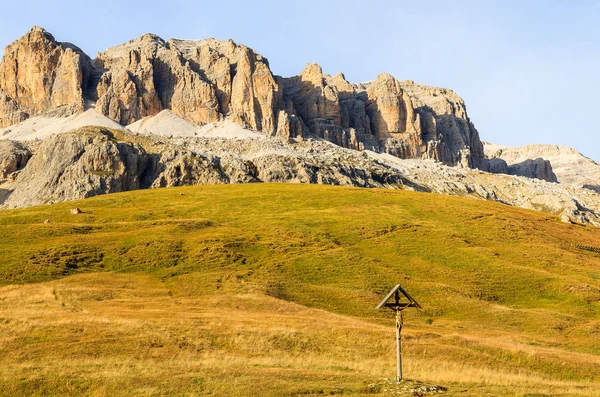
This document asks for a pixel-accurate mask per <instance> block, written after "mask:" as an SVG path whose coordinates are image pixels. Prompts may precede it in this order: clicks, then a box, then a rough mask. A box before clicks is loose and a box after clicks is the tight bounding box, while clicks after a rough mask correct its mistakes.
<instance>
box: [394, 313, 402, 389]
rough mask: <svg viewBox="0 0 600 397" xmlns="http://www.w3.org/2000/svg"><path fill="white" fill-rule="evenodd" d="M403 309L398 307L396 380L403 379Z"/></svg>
mask: <svg viewBox="0 0 600 397" xmlns="http://www.w3.org/2000/svg"><path fill="white" fill-rule="evenodd" d="M402 320H403V319H402V310H400V309H396V360H397V365H398V367H397V372H396V381H397V382H400V381H401V380H402V336H401V332H402Z"/></svg>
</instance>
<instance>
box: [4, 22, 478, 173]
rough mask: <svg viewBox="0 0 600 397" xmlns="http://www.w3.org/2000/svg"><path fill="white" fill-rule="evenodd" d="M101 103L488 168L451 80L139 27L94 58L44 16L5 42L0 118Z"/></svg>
mask: <svg viewBox="0 0 600 397" xmlns="http://www.w3.org/2000/svg"><path fill="white" fill-rule="evenodd" d="M89 108H95V109H96V111H98V112H99V113H101V114H103V115H105V116H107V117H109V118H111V119H112V120H114V121H116V122H118V123H119V124H121V125H123V126H127V125H129V124H132V123H134V122H136V121H139V120H141V119H142V118H144V117H146V116H152V115H156V114H158V113H160V112H161V111H162V110H165V109H168V110H170V111H172V112H173V113H174V114H175V115H177V116H180V117H182V118H184V119H186V120H188V121H190V122H192V123H195V124H200V125H203V124H207V123H211V122H216V121H219V120H224V119H228V120H230V121H233V122H235V123H237V124H239V125H241V126H243V127H245V128H249V129H252V130H255V131H259V132H262V133H264V134H267V135H271V136H280V137H284V138H296V137H309V136H312V137H317V138H322V139H325V140H328V141H330V142H333V143H335V144H337V145H339V146H342V147H345V148H352V149H372V150H376V151H380V152H386V153H390V154H392V155H394V156H397V157H400V158H425V159H434V160H438V161H441V162H443V163H445V164H447V165H461V166H465V167H471V168H479V169H483V170H485V169H487V163H486V160H485V157H484V153H483V145H482V143H481V141H480V139H479V134H478V132H477V130H476V129H475V127H474V126H473V124H472V123H471V121H470V120H469V118H468V116H467V112H466V107H465V104H464V102H463V100H462V99H461V98H460V97H459V96H458V95H456V94H455V93H454V92H452V91H451V90H447V89H441V88H435V87H427V86H422V85H419V84H416V83H414V82H412V81H399V80H397V79H395V78H394V77H393V76H391V75H389V74H381V75H379V76H378V77H377V79H376V80H375V81H373V82H370V83H366V84H352V83H350V82H348V81H347V80H346V79H345V77H344V75H343V74H341V73H339V74H337V75H335V76H333V77H331V76H329V75H327V74H324V73H323V71H322V69H321V67H320V66H319V65H317V64H309V65H307V66H306V68H305V69H304V71H302V73H300V74H299V75H298V76H293V77H289V78H282V77H280V76H276V75H274V74H273V73H272V72H271V69H270V67H269V63H268V61H267V59H266V58H264V57H263V56H262V55H260V54H258V53H256V52H255V51H254V50H252V49H250V48H248V47H246V46H244V45H241V44H237V43H235V42H234V41H232V40H228V41H220V40H215V39H205V40H178V39H169V40H166V41H165V40H163V39H161V38H160V37H158V36H156V35H153V34H146V35H143V36H141V37H139V38H137V39H135V40H131V41H129V42H127V43H125V44H122V45H119V46H117V47H112V48H109V49H107V50H106V51H104V52H101V53H99V54H98V55H97V58H96V59H94V60H92V59H91V58H90V57H89V56H87V55H86V54H85V53H84V52H83V51H81V50H80V49H79V48H78V47H76V46H74V45H72V44H69V43H61V42H58V41H56V40H55V39H54V37H53V36H52V35H51V34H50V33H48V32H46V31H45V30H44V29H42V28H40V27H33V28H32V29H31V30H30V31H29V32H28V33H27V34H26V35H25V36H23V37H22V38H20V39H18V40H16V41H15V42H13V43H12V44H10V45H9V46H7V47H6V48H5V51H4V57H3V59H2V61H1V62H0V127H7V126H11V125H13V124H17V123H20V122H22V121H24V120H26V119H28V118H30V117H32V116H35V115H40V114H46V113H48V112H51V113H53V114H56V113H59V114H61V115H70V114H75V113H80V112H83V111H84V110H86V109H89Z"/></svg>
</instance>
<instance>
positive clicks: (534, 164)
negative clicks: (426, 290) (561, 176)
mask: <svg viewBox="0 0 600 397" xmlns="http://www.w3.org/2000/svg"><path fill="white" fill-rule="evenodd" d="M507 174H509V175H519V176H525V177H527V178H537V179H541V180H544V181H548V182H558V179H557V178H556V175H555V174H554V172H553V171H552V165H551V164H550V162H549V161H548V160H544V159H542V158H537V159H533V160H531V159H527V160H525V161H522V162H520V163H516V164H511V165H509V166H508V169H507Z"/></svg>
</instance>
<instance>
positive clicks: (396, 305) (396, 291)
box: [377, 284, 421, 310]
mask: <svg viewBox="0 0 600 397" xmlns="http://www.w3.org/2000/svg"><path fill="white" fill-rule="evenodd" d="M400 294H402V295H404V296H405V297H406V299H408V302H400ZM392 297H393V298H394V300H393V301H391V302H388V301H389V300H390V299H392ZM383 307H389V308H390V309H396V310H402V309H405V308H407V307H416V308H417V309H421V305H419V303H418V302H417V301H416V300H415V298H413V297H412V296H410V294H409V293H408V292H406V290H405V289H404V288H402V286H401V285H400V284H397V285H396V286H395V287H394V288H392V290H391V291H390V293H389V294H387V295H386V296H385V298H383V300H382V301H381V303H379V304H378V305H377V309H381V308H383Z"/></svg>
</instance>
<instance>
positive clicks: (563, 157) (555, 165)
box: [484, 143, 600, 192]
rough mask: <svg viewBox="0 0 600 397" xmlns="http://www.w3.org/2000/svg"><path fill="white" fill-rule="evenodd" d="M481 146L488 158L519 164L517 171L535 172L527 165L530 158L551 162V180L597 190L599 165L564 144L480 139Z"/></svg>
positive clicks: (531, 159) (513, 164) (510, 164)
mask: <svg viewBox="0 0 600 397" xmlns="http://www.w3.org/2000/svg"><path fill="white" fill-rule="evenodd" d="M484 148H485V154H486V156H487V157H489V158H490V159H491V161H498V160H500V161H503V162H505V163H506V164H507V165H508V167H509V168H510V167H514V168H519V167H520V168H521V169H522V171H521V173H516V174H517V175H522V174H532V173H536V171H535V170H534V169H532V167H528V165H530V164H532V162H534V161H537V163H540V162H545V163H547V164H549V165H550V166H551V169H552V173H553V174H554V181H556V182H560V183H562V184H565V185H568V186H573V187H583V188H586V189H590V190H594V191H596V192H600V165H598V163H596V162H595V161H594V160H592V159H590V158H588V157H586V156H584V155H583V154H581V153H579V152H578V151H577V150H575V149H573V148H570V147H568V146H558V145H540V144H538V145H526V146H520V147H508V146H500V145H493V144H489V143H484ZM525 176H528V175H525ZM540 179H546V178H543V177H542V178H540Z"/></svg>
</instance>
